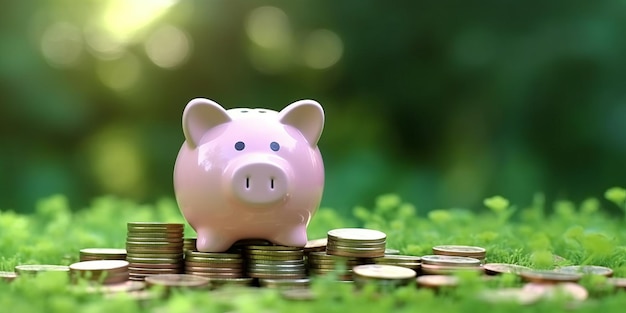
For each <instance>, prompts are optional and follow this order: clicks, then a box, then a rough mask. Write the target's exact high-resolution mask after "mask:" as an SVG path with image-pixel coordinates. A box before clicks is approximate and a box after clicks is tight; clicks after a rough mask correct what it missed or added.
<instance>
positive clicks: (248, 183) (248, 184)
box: [246, 177, 250, 189]
mask: <svg viewBox="0 0 626 313" xmlns="http://www.w3.org/2000/svg"><path fill="white" fill-rule="evenodd" d="M246 189H250V177H246Z"/></svg>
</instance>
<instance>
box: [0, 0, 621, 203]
mask: <svg viewBox="0 0 626 313" xmlns="http://www.w3.org/2000/svg"><path fill="white" fill-rule="evenodd" d="M195 97H206V98H210V99H213V100H215V101H217V102H219V103H221V104H222V105H223V106H225V107H226V108H232V107H238V106H247V107H266V108H272V109H275V110H280V109H281V108H283V107H284V106H285V105H287V104H289V103H291V102H292V101H295V100H298V99H302V98H312V99H316V100H317V101H319V102H320V103H321V104H322V105H323V106H324V108H325V110H326V118H327V122H326V127H325V130H324V133H323V135H322V139H321V141H320V144H319V145H320V149H321V150H322V154H323V156H324V160H325V164H326V176H327V182H326V188H325V194H324V199H323V201H322V205H323V206H330V207H334V208H337V209H338V210H341V211H344V212H345V211H346V210H350V209H352V207H353V206H354V205H366V206H369V205H370V204H372V203H373V201H374V199H375V197H376V196H377V195H379V194H381V193H388V192H395V193H398V194H400V195H401V196H402V198H403V199H405V200H407V201H409V202H412V203H414V204H416V205H417V207H418V209H420V210H431V209H438V208H443V207H469V208H479V207H481V206H482V205H481V201H482V199H483V198H485V197H487V196H491V195H493V194H502V195H503V196H505V197H508V198H509V199H511V200H512V202H513V203H528V202H530V200H531V196H532V194H533V193H534V192H536V191H543V192H545V193H546V194H547V195H548V196H549V197H553V198H561V197H567V198H569V199H573V200H580V199H582V198H584V197H587V196H589V195H595V196H599V195H601V194H602V192H603V191H604V190H605V189H606V188H607V187H610V186H613V185H624V178H625V177H626V176H625V174H626V166H624V160H625V157H626V131H625V130H626V126H625V122H626V105H625V102H626V2H625V1H569V0H567V1H566V0H554V1H460V0H458V1H455V0H450V1H394V2H384V1H355V0H351V1H330V0H316V1H313V0H298V1H293V0H292V1H232V0H231V1H226V0H224V1H217V0H212V1H201V0H196V1H186V0H178V1H176V0H143V1H142V0H89V1H87V0H84V1H70V0H55V1H52V0H47V1H5V2H4V3H3V4H2V8H1V9H0V208H2V209H14V210H17V211H21V212H29V211H32V209H33V207H34V203H35V202H36V200H37V199H39V198H41V197H44V196H48V195H50V194H55V193H63V194H67V195H68V197H69V199H70V201H71V204H72V206H73V207H75V208H80V207H83V206H85V205H87V204H88V203H89V201H90V199H92V198H94V197H97V196H100V195H103V194H115V195H119V196H121V197H126V198H132V199H135V200H137V201H153V200H154V199H156V198H159V197H163V196H166V197H172V196H173V190H172V178H171V177H172V169H173V165H174V161H175V158H176V154H177V152H178V149H179V147H180V145H181V143H182V142H183V135H182V130H181V128H180V120H181V113H182V110H183V108H184V106H185V104H186V103H187V102H188V101H189V100H190V99H192V98H195Z"/></svg>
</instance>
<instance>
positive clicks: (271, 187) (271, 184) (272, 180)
mask: <svg viewBox="0 0 626 313" xmlns="http://www.w3.org/2000/svg"><path fill="white" fill-rule="evenodd" d="M270 189H272V190H273V189H274V177H272V178H270Z"/></svg>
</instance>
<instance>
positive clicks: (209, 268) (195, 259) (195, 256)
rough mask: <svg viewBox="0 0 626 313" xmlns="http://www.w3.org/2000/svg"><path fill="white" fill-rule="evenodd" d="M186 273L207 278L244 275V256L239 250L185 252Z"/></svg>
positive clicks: (239, 276)
mask: <svg viewBox="0 0 626 313" xmlns="http://www.w3.org/2000/svg"><path fill="white" fill-rule="evenodd" d="M185 274H191V275H197V276H202V277H206V278H241V277H244V276H245V275H244V274H245V273H244V258H243V255H242V254H241V253H239V252H221V253H218V252H199V251H187V253H185Z"/></svg>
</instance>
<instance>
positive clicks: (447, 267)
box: [421, 255, 483, 275]
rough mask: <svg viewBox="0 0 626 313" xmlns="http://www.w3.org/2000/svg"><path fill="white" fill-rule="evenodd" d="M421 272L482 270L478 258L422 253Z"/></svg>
mask: <svg viewBox="0 0 626 313" xmlns="http://www.w3.org/2000/svg"><path fill="white" fill-rule="evenodd" d="M421 259H422V273H423V274H429V275H445V274H450V273H453V272H456V271H477V272H482V271H483V269H482V267H481V266H480V260H478V259H475V258H468V257H463V256H449V255H424V256H422V257H421Z"/></svg>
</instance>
